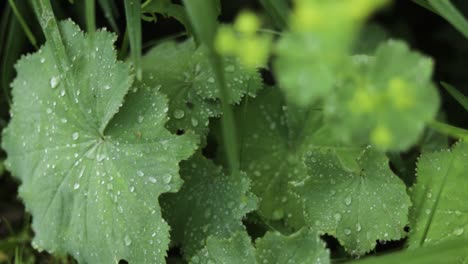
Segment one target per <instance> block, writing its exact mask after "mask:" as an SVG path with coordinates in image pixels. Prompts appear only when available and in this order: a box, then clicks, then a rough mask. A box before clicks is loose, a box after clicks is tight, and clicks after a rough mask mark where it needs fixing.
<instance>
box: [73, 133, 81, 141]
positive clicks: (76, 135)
mask: <svg viewBox="0 0 468 264" xmlns="http://www.w3.org/2000/svg"><path fill="white" fill-rule="evenodd" d="M79 137H80V134H79V133H78V132H74V133H73V134H72V139H73V140H77V139H78V138H79Z"/></svg>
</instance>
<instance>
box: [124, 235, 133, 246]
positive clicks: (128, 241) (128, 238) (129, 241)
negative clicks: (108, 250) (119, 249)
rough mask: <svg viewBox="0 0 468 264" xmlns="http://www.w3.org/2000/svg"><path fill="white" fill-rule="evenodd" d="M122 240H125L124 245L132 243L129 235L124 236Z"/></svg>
mask: <svg viewBox="0 0 468 264" xmlns="http://www.w3.org/2000/svg"><path fill="white" fill-rule="evenodd" d="M124 240H125V245H126V246H130V245H131V244H132V240H131V239H130V237H129V236H125V238H124Z"/></svg>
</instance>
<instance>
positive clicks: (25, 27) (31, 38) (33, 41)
mask: <svg viewBox="0 0 468 264" xmlns="http://www.w3.org/2000/svg"><path fill="white" fill-rule="evenodd" d="M8 3H9V4H10V7H11V10H13V13H14V14H15V16H16V18H17V19H18V22H19V23H20V24H21V27H22V28H23V31H24V33H25V34H26V37H27V38H28V39H29V42H31V44H32V45H33V46H34V47H35V48H36V49H37V40H36V37H35V36H34V34H33V33H32V31H31V29H30V28H29V26H28V24H26V21H24V19H23V16H22V15H21V13H20V12H19V11H18V8H17V7H16V4H15V2H14V1H13V0H8Z"/></svg>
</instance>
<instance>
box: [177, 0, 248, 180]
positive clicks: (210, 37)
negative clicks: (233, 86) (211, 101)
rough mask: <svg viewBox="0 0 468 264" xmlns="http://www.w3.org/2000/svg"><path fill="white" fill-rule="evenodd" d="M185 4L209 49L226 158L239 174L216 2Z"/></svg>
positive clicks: (188, 1) (186, 0)
mask: <svg viewBox="0 0 468 264" xmlns="http://www.w3.org/2000/svg"><path fill="white" fill-rule="evenodd" d="M183 3H184V5H185V7H186V8H187V13H188V16H189V19H190V22H191V24H192V28H193V30H194V32H195V35H196V36H197V39H198V41H199V42H200V43H202V44H204V45H206V46H207V47H208V50H209V58H210V62H211V65H212V67H213V69H214V74H215V79H216V81H217V82H218V83H219V84H220V97H221V104H222V109H223V117H222V119H221V125H222V132H223V141H224V146H226V156H227V159H228V162H229V168H230V170H231V173H232V174H237V173H238V172H239V150H238V146H237V136H236V127H235V124H234V116H233V112H232V109H231V106H230V105H229V102H228V98H229V90H228V88H227V86H226V80H225V78H224V71H223V69H224V68H223V62H222V60H221V56H220V55H219V54H218V53H217V52H216V51H215V48H214V38H215V36H216V31H217V27H218V22H217V16H218V11H217V7H216V2H215V1H209V0H183Z"/></svg>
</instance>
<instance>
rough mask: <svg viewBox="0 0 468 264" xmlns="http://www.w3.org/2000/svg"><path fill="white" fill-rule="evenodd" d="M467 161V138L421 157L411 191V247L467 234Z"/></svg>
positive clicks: (466, 235) (467, 235)
mask: <svg viewBox="0 0 468 264" xmlns="http://www.w3.org/2000/svg"><path fill="white" fill-rule="evenodd" d="M467 162H468V144H467V143H466V142H459V143H457V144H456V145H455V146H454V147H453V148H452V149H451V150H445V151H441V152H435V153H428V154H424V155H422V157H421V158H420V160H419V161H418V166H417V180H416V184H415V185H414V187H413V188H412V191H411V198H412V200H413V203H414V206H413V208H412V210H411V212H410V223H411V226H410V227H411V234H410V239H409V246H410V247H411V248H417V247H421V246H426V245H431V244H437V243H440V242H442V241H445V240H447V239H451V238H456V237H459V236H463V237H468V205H467V203H466V199H467V197H468V195H467V192H466V190H468V182H467V180H466V176H467V173H468V170H467V164H468V163H467ZM466 256H468V255H466Z"/></svg>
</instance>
